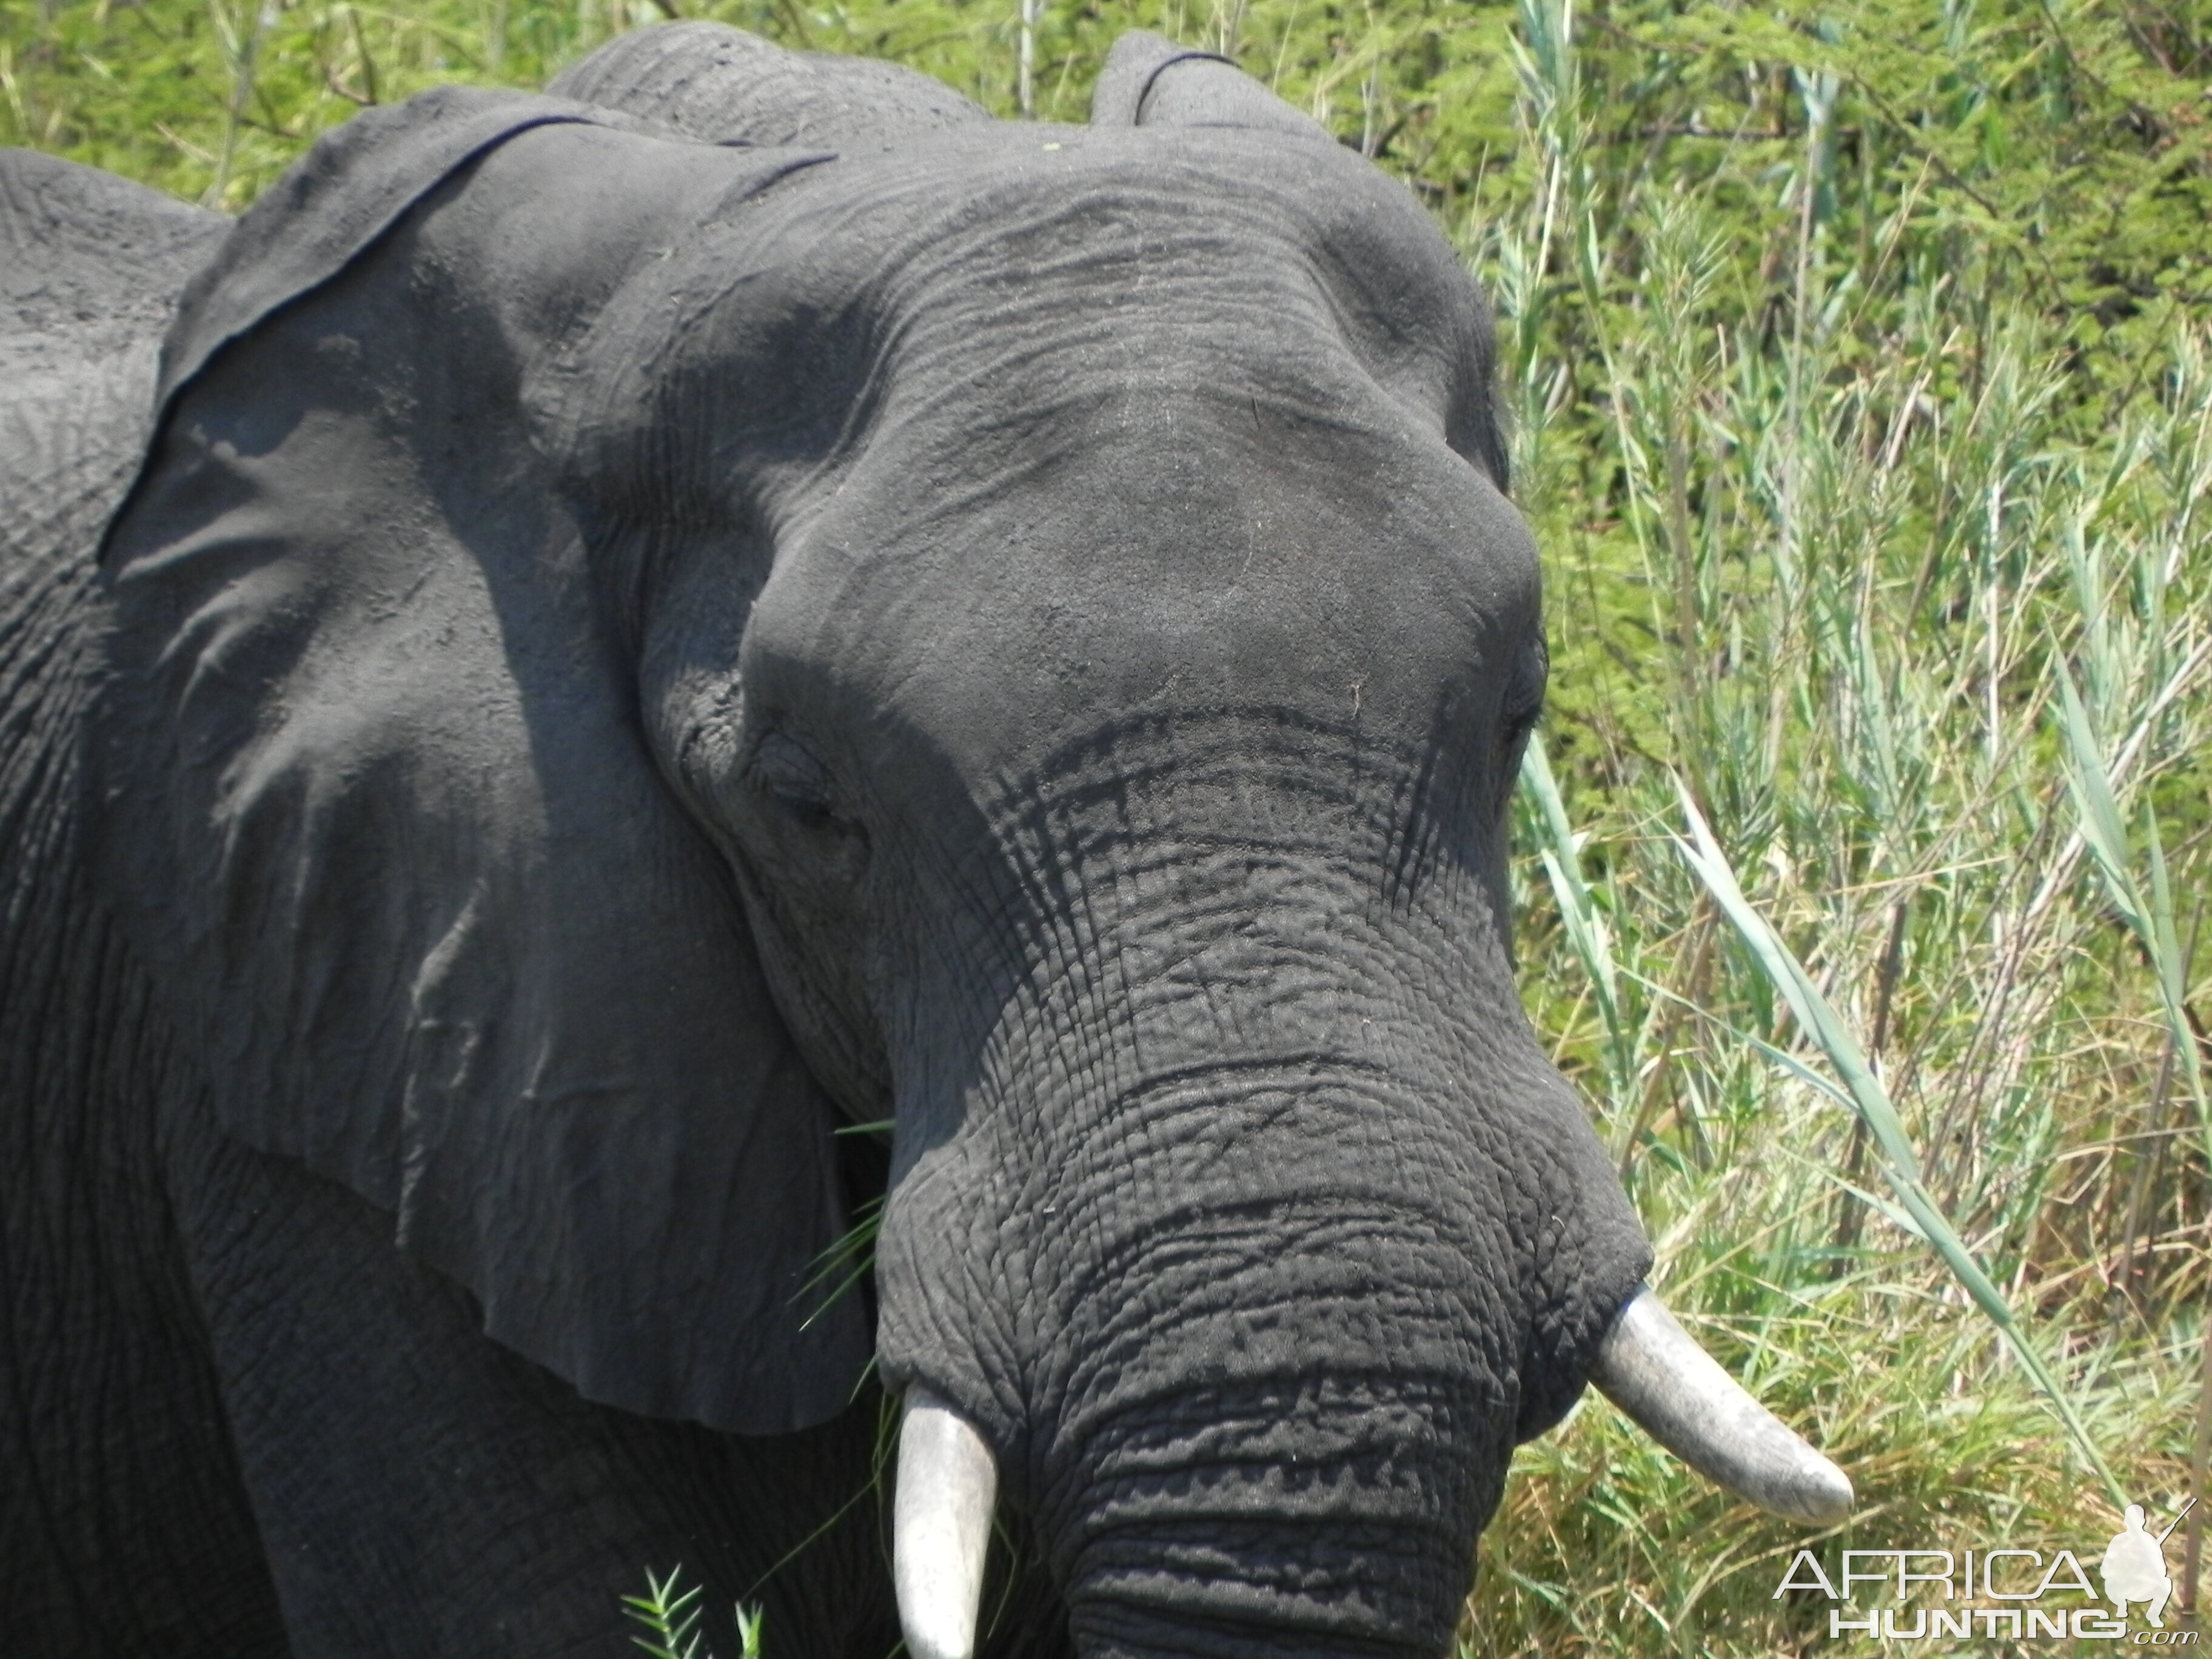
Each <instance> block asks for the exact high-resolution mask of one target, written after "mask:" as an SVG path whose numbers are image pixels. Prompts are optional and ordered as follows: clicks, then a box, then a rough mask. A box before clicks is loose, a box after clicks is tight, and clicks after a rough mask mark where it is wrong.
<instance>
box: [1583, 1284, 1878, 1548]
mask: <svg viewBox="0 0 2212 1659" xmlns="http://www.w3.org/2000/svg"><path fill="white" fill-rule="evenodd" d="M1590 1381H1591V1382H1592V1383H1595V1384H1596V1385H1597V1388H1598V1390H1599V1392H1600V1393H1601V1394H1603V1395H1605V1397H1606V1398H1607V1400H1610V1401H1613V1404H1614V1405H1616V1406H1618V1407H1620V1409H1621V1410H1622V1411H1624V1412H1626V1413H1628V1415H1629V1416H1630V1417H1631V1418H1632V1419H1635V1421H1636V1422H1637V1424H1638V1425H1639V1426H1640V1427H1642V1428H1643V1430H1644V1432H1645V1433H1647V1434H1649V1435H1650V1437H1652V1438H1653V1439H1654V1440H1656V1441H1657V1442H1658V1443H1660V1444H1661V1445H1662V1446H1664V1447H1666V1449H1668V1451H1670V1452H1673V1453H1674V1455H1676V1456H1677V1457H1679V1458H1680V1459H1681V1460H1682V1461H1683V1462H1685V1463H1687V1464H1688V1465H1689V1466H1690V1467H1691V1468H1693V1469H1695V1470H1697V1471H1698V1472H1699V1474H1702V1475H1704V1476H1705V1478H1706V1479H1708V1480H1711V1481H1712V1482H1713V1483H1714V1484H1716V1485H1717V1486H1723V1487H1726V1488H1727V1489H1728V1490H1729V1492H1734V1493H1735V1494H1736V1496H1737V1497H1739V1498H1749V1499H1750V1500H1751V1501H1752V1502H1753V1503H1754V1504H1758V1505H1759V1508H1761V1509H1763V1510H1767V1511H1768V1512H1769V1513H1770V1514H1773V1515H1779V1516H1784V1517H1786V1518H1788V1519H1790V1520H1792V1521H1802V1522H1807V1523H1808V1524H1809V1525H1812V1526H1816V1527H1826V1526H1830V1525H1832V1524H1833V1523H1834V1522H1838V1521H1840V1520H1842V1519H1843V1518H1844V1516H1847V1515H1849V1514H1850V1512H1851V1502H1852V1496H1853V1494H1852V1492H1851V1482H1850V1476H1848V1475H1846V1474H1844V1472H1843V1471H1842V1470H1841V1469H1839V1468H1837V1467H1836V1466H1835V1465H1834V1464H1833V1463H1831V1462H1829V1461H1828V1460H1827V1459H1826V1458H1825V1457H1823V1456H1821V1455H1820V1453H1818V1452H1816V1451H1814V1449H1812V1448H1811V1447H1810V1446H1808V1445H1807V1444H1806V1443H1804V1442H1803V1441H1802V1440H1800V1439H1799V1438H1798V1437H1796V1435H1794V1434H1792V1433H1790V1431H1789V1430H1788V1429H1785V1428H1784V1427H1783V1426H1782V1423H1781V1420H1780V1419H1778V1418H1777V1417H1776V1416H1775V1415H1774V1413H1771V1412H1770V1411H1768V1410H1767V1409H1766V1407H1764V1406H1762V1405H1760V1404H1759V1401H1756V1400H1753V1398H1752V1397H1751V1396H1750V1395H1748V1394H1746V1393H1745V1392H1744V1391H1743V1389H1742V1388H1741V1386H1740V1385H1739V1384H1738V1383H1737V1382H1736V1380H1735V1378H1734V1377H1732V1376H1729V1374H1728V1373H1727V1372H1726V1371H1724V1370H1722V1369H1721V1368H1720V1367H1719V1366H1718V1365H1717V1364H1714V1363H1713V1359H1712V1357H1711V1355H1710V1354H1708V1353H1706V1352H1705V1350H1704V1349H1703V1348H1701V1347H1699V1346H1698V1344H1697V1341H1696V1340H1695V1339H1694V1338H1692V1336H1691V1335H1690V1334H1689V1333H1688V1332H1687V1331H1686V1330H1684V1329H1683V1328H1681V1327H1680V1325H1678V1324H1676V1323H1675V1322H1674V1315H1672V1314H1670V1313H1668V1311H1667V1310H1666V1307H1665V1306H1664V1304H1662V1303H1661V1302H1660V1300H1659V1298H1658V1297H1656V1296H1654V1295H1653V1294H1652V1293H1651V1291H1650V1287H1649V1286H1648V1285H1647V1286H1645V1287H1644V1289H1642V1290H1639V1291H1637V1293H1636V1295H1635V1297H1633V1298H1632V1299H1631V1301H1630V1302H1629V1304H1628V1306H1627V1307H1626V1308H1625V1309H1623V1310H1621V1315H1620V1318H1619V1319H1618V1320H1616V1321H1615V1322H1613V1330H1612V1333H1611V1334H1609V1335H1607V1338H1606V1339H1605V1342H1604V1345H1603V1346H1601V1347H1600V1348H1599V1349H1598V1353H1597V1364H1596V1365H1595V1367H1594V1368H1593V1369H1592V1370H1591V1372H1590Z"/></svg>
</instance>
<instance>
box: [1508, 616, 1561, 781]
mask: <svg viewBox="0 0 2212 1659" xmlns="http://www.w3.org/2000/svg"><path fill="white" fill-rule="evenodd" d="M1551 671H1552V663H1551V656H1550V653H1548V652H1547V651H1546V649H1545V647H1544V641H1543V638H1542V636H1541V635H1539V636H1538V637H1537V638H1536V639H1534V640H1533V641H1530V642H1529V644H1528V647H1527V648H1526V649H1524V650H1523V651H1522V653H1520V655H1519V656H1518V657H1517V658H1516V659H1515V661H1514V665H1513V678H1512V679H1511V680H1510V682H1509V683H1508V684H1507V685H1506V688H1505V703H1504V720H1503V722H1502V723H1501V725H1500V726H1499V732H1500V739H1501V746H1502V747H1503V748H1504V750H1505V753H1506V756H1507V757H1508V758H1509V759H1510V760H1511V761H1512V762H1513V763H1515V764H1516V766H1517V765H1518V764H1519V763H1520V758H1521V746H1522V744H1525V743H1527V742H1528V733H1529V732H1533V731H1534V730H1535V727H1536V721H1537V720H1538V718H1539V717H1540V716H1541V715H1542V714H1543V712H1544V687H1545V684H1546V683H1547V681H1548V680H1549V679H1550V678H1551Z"/></svg>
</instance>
